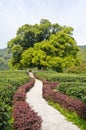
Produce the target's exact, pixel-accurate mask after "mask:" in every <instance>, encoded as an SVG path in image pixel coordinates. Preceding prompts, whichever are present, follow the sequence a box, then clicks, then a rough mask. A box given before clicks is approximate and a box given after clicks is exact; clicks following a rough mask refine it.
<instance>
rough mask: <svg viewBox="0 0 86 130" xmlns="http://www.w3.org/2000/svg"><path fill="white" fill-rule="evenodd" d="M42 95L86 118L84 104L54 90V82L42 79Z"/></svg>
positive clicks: (85, 105) (85, 106)
mask: <svg viewBox="0 0 86 130" xmlns="http://www.w3.org/2000/svg"><path fill="white" fill-rule="evenodd" d="M43 85H44V87H43V97H44V98H45V99H46V100H53V101H54V102H55V103H56V102H57V103H59V104H60V105H61V106H63V107H65V108H66V109H68V110H70V111H75V112H76V113H77V114H78V115H79V116H80V117H82V118H84V119H86V104H84V103H82V102H81V101H80V100H78V99H74V98H71V97H69V96H67V95H64V94H62V93H60V92H58V91H54V88H55V87H56V85H57V84H56V83H52V82H45V81H43Z"/></svg>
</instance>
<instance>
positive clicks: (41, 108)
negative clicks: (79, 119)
mask: <svg viewBox="0 0 86 130" xmlns="http://www.w3.org/2000/svg"><path fill="white" fill-rule="evenodd" d="M30 76H31V77H33V74H32V73H30ZM26 102H27V103H29V104H30V106H31V107H32V108H33V110H34V111H35V112H37V113H38V115H40V116H41V118H42V120H43V122H42V129H41V130H80V129H79V128H78V127H77V126H76V125H74V124H73V123H72V122H68V121H67V120H66V119H65V117H64V116H63V115H62V114H60V112H59V111H57V110H56V109H54V108H53V107H52V106H50V105H48V104H47V102H46V101H45V100H44V99H43V98H42V82H41V81H40V80H37V79H35V84H34V87H33V88H32V89H31V90H30V91H29V92H27V94H26Z"/></svg>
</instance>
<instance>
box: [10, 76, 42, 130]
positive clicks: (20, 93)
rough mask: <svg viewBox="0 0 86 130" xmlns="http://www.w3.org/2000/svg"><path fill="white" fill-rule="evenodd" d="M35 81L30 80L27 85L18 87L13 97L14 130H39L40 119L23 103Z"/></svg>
mask: <svg viewBox="0 0 86 130" xmlns="http://www.w3.org/2000/svg"><path fill="white" fill-rule="evenodd" d="M34 83H35V79H34V78H31V79H30V81H29V82H28V83H26V84H25V85H23V86H20V87H19V88H18V89H17V91H16V93H15V94H14V97H13V104H14V105H13V118H14V124H13V125H14V129H15V130H41V123H42V119H41V117H40V116H38V115H37V113H36V112H34V110H32V108H31V107H30V106H29V104H27V103H26V102H25V98H26V92H27V91H29V89H30V88H31V87H33V85H34Z"/></svg>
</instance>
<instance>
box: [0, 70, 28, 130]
mask: <svg viewBox="0 0 86 130" xmlns="http://www.w3.org/2000/svg"><path fill="white" fill-rule="evenodd" d="M28 81H29V77H28V75H26V73H25V72H23V71H21V72H20V71H0V130H13V127H12V123H13V119H12V116H11V112H12V102H13V101H12V98H13V95H14V93H15V91H16V89H17V88H18V87H19V86H20V85H22V84H24V83H26V82H28Z"/></svg>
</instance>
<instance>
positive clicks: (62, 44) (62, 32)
mask: <svg viewBox="0 0 86 130" xmlns="http://www.w3.org/2000/svg"><path fill="white" fill-rule="evenodd" d="M72 32H73V28H71V27H66V26H60V25H59V24H57V23H56V24H52V23H51V22H49V20H46V19H41V21H40V24H35V25H27V24H26V25H23V26H22V27H20V28H19V29H18V31H17V34H16V37H15V38H13V39H11V40H10V41H9V42H8V48H9V50H10V52H11V53H12V57H11V59H10V63H9V64H10V67H12V68H16V69H23V68H28V67H38V68H39V69H46V68H53V69H55V70H56V71H59V72H61V71H63V69H65V68H67V67H70V66H76V65H77V64H79V60H78V57H77V52H78V50H79V49H78V46H77V44H76V41H75V39H74V38H73V37H72Z"/></svg>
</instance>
